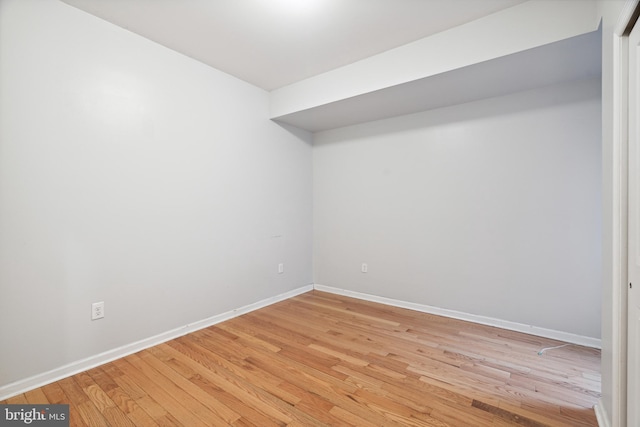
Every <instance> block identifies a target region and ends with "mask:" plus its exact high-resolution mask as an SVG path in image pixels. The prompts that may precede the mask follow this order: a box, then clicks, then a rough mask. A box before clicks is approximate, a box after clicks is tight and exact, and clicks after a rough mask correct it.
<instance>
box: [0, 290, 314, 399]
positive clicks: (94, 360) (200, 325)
mask: <svg viewBox="0 0 640 427" xmlns="http://www.w3.org/2000/svg"><path fill="white" fill-rule="evenodd" d="M311 290H313V285H306V286H303V287H301V288H297V289H294V290H292V291H289V292H285V293H283V294H280V295H276V296H274V297H269V298H266V299H263V300H261V301H258V302H255V303H253V304H249V305H245V306H244V307H240V308H237V309H234V310H231V311H227V312H226V313H222V314H218V315H215V316H211V317H208V318H206V319H202V320H199V321H197V322H194V323H190V324H188V325H185V326H182V327H180V328H176V329H172V330H170V331H167V332H163V333H161V334H158V335H155V336H153V337H149V338H145V339H143V340H140V341H136V342H134V343H131V344H127V345H124V346H122V347H118V348H114V349H113V350H109V351H105V352H104V353H100V354H96V355H94V356H90V357H87V358H86V359H82V360H78V361H76V362H72V363H69V364H67V365H64V366H61V367H59V368H56V369H52V370H50V371H47V372H43V373H41V374H38V375H34V376H32V377H29V378H25V379H23V380H19V381H16V382H13V383H11V384H7V385H4V386H2V387H0V400H5V399H8V398H10V397H13V396H15V395H18V394H20V393H24V392H26V391H29V390H33V389H34V388H38V387H42V386H43V385H46V384H50V383H52V382H55V381H58V380H61V379H63V378H66V377H69V376H71V375H75V374H77V373H79V372H83V371H86V370H88V369H91V368H95V367H96V366H100V365H103V364H105V363H108V362H111V361H113V360H116V359H120V358H121V357H124V356H127V355H129V354H133V353H136V352H138V351H141V350H144V349H146V348H149V347H153V346H154V345H158V344H161V343H163V342H166V341H169V340H172V339H174V338H178V337H181V336H183V335H186V334H189V333H191V332H194V331H197V330H199V329H204V328H207V327H209V326H212V325H215V324H217V323H220V322H224V321H225V320H229V319H233V318H234V317H238V316H241V315H243V314H246V313H249V312H251V311H254V310H258V309H260V308H263V307H266V306H268V305H271V304H275V303H277V302H280V301H283V300H286V299H289V298H291V297H294V296H296V295H300V294H303V293H305V292H308V291H311Z"/></svg>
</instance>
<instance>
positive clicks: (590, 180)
mask: <svg viewBox="0 0 640 427" xmlns="http://www.w3.org/2000/svg"><path fill="white" fill-rule="evenodd" d="M600 111H601V106H600V80H599V79H590V80H582V81H574V82H571V83H568V84H563V85H560V86H550V87H546V88H541V89H536V90H532V91H527V92H519V93H516V94H512V95H508V96H504V97H499V98H492V99H487V100H482V101H477V102H473V103H469V104H462V105H458V106H453V107H448V108H443V109H439V110H432V111H428V112H423V113H418V114H413V115H407V116H402V117H398V118H393V119H387V120H382V121H378V122H372V123H368V124H362V125H355V126H351V127H346V128H341V129H336V130H331V131H326V132H320V133H317V134H315V135H314V148H313V165H314V184H313V185H314V281H315V283H318V284H322V285H327V286H333V287H336V288H342V289H347V290H351V291H355V292H362V293H366V294H373V295H378V296H382V297H388V298H393V299H397V300H401V301H409V302H415V303H419V304H425V305H430V306H436V307H440V308H445V309H451V310H457V311H462V312H465V313H470V314H476V315H482V316H488V317H492V318H497V319H503V320H507V321H512V322H518V323H523V324H528V325H533V326H538V327H542V328H548V329H553V330H558V331H563V332H569V333H574V334H578V335H582V336H587V337H593V338H599V337H600V301H601V298H600V297H601V286H600V283H601V277H602V267H601V151H600V150H601V143H600V141H601V128H600ZM363 263H366V264H367V266H368V271H367V272H366V273H363V272H361V265H362V264H363Z"/></svg>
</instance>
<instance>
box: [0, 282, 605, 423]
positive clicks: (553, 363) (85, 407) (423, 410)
mask: <svg viewBox="0 0 640 427" xmlns="http://www.w3.org/2000/svg"><path fill="white" fill-rule="evenodd" d="M560 344H563V343H560V342H557V341H554V340H550V339H545V338H540V337H535V336H531V335H526V334H522V333H518V332H512V331H507V330H503V329H498V328H493V327H489V326H482V325H477V324H473V323H468V322H464V321H460V320H454V319H449V318H444V317H439V316H435V315H430V314H425V313H419V312H415V311H410V310H405V309H401V308H396V307H389V306H385V305H381V304H376V303H372V302H367V301H360V300H356V299H352V298H348V297H343V296H337V295H332V294H327V293H322V292H318V291H312V292H308V293H306V294H303V295H299V296H297V297H294V298H291V299H289V300H286V301H283V302H280V303H278V304H274V305H272V306H269V307H266V308H263V309H260V310H258V311H254V312H251V313H249V314H246V315H244V316H240V317H238V318H235V319H232V320H229V321H226V322H224V323H220V324H218V325H215V326H212V327H209V328H206V329H203V330H201V331H198V332H195V333H192V334H189V335H186V336H183V337H180V338H178V339H175V340H172V341H169V342H166V343H164V344H160V345H158V346H155V347H152V348H149V349H147V350H143V351H141V352H138V353H136V354H133V355H130V356H127V357H124V358H122V359H119V360H116V361H114V362H111V363H108V364H105V365H103V366H100V367H97V368H94V369H91V370H89V371H87V372H83V373H80V374H77V375H74V376H72V377H69V378H65V379H63V380H60V381H58V382H55V383H52V384H49V385H46V386H44V387H41V388H38V389H35V390H31V391H29V392H27V393H24V394H21V395H18V396H15V397H13V398H11V399H8V400H7V401H5V402H1V403H32V404H35V403H68V404H70V413H71V425H72V426H189V427H191V426H225V425H229V426H261V427H262V426H358V427H359V426H372V427H373V426H439V427H446V426H532V427H545V426H547V427H549V426H554V427H555V426H596V425H597V421H596V418H595V414H594V411H593V410H592V409H591V408H592V407H593V405H594V404H595V403H596V401H597V399H598V397H599V396H600V352H599V351H598V350H594V349H589V348H585V347H580V346H575V345H571V346H567V347H563V348H559V349H553V350H548V351H547V352H545V353H544V354H543V355H538V351H539V350H540V349H541V348H545V347H552V346H557V345H560Z"/></svg>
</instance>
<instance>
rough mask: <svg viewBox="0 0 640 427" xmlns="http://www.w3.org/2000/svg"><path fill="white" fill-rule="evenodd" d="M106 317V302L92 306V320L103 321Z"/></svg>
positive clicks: (95, 303)
mask: <svg viewBox="0 0 640 427" xmlns="http://www.w3.org/2000/svg"><path fill="white" fill-rule="evenodd" d="M103 317H104V301H100V302H94V303H93V304H91V320H97V319H102V318H103Z"/></svg>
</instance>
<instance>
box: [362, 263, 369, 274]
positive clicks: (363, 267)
mask: <svg viewBox="0 0 640 427" xmlns="http://www.w3.org/2000/svg"><path fill="white" fill-rule="evenodd" d="M368 269H369V266H368V265H367V264H365V263H364V262H363V263H362V272H363V273H366V272H367V270H368Z"/></svg>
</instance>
